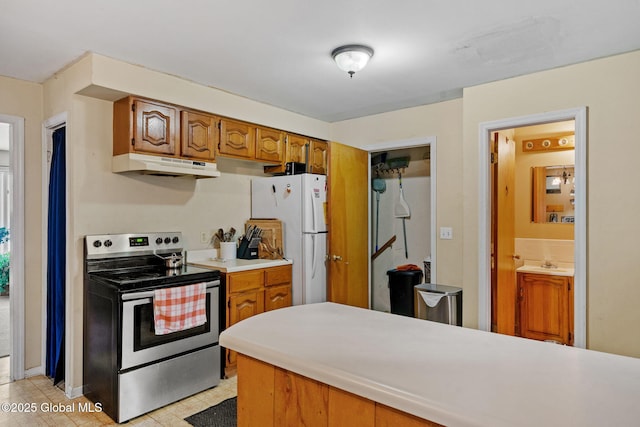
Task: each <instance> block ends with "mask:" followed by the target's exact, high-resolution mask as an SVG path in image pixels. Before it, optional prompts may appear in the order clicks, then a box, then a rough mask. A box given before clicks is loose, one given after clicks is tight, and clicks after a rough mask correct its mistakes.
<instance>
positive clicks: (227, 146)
mask: <svg viewBox="0 0 640 427" xmlns="http://www.w3.org/2000/svg"><path fill="white" fill-rule="evenodd" d="M255 136H256V128H255V126H253V125H251V124H249V123H245V122H240V121H237V120H231V119H220V142H219V144H218V153H219V154H222V155H226V156H229V157H237V158H241V159H254V158H255V155H256V144H255V142H256V140H255Z"/></svg>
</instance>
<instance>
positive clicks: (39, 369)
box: [24, 366, 44, 378]
mask: <svg viewBox="0 0 640 427" xmlns="http://www.w3.org/2000/svg"><path fill="white" fill-rule="evenodd" d="M38 375H44V367H43V366H36V367H35V368H31V369H27V370H25V371H24V377H25V378H30V377H37V376H38Z"/></svg>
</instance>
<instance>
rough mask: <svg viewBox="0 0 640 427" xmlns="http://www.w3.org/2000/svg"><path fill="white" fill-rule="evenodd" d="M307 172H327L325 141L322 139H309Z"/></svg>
mask: <svg viewBox="0 0 640 427" xmlns="http://www.w3.org/2000/svg"><path fill="white" fill-rule="evenodd" d="M308 171H309V173H317V174H326V173H327V143H326V142H324V141H317V140H315V139H314V140H312V141H311V149H310V151H309V165H308Z"/></svg>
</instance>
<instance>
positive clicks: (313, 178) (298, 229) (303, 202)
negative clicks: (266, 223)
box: [251, 174, 327, 305]
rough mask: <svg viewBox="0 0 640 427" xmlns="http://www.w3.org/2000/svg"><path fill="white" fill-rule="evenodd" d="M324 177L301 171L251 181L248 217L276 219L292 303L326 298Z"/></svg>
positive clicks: (314, 301)
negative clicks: (289, 266)
mask: <svg viewBox="0 0 640 427" xmlns="http://www.w3.org/2000/svg"><path fill="white" fill-rule="evenodd" d="M326 204H327V177H326V176H325V175H315V174H301V175H284V176H274V177H266V178H254V179H252V181H251V217H252V218H256V219H257V218H260V219H264V218H272V219H279V220H281V221H282V224H283V233H284V236H283V240H284V256H285V258H287V259H290V260H292V261H293V268H292V270H293V278H292V279H293V283H292V287H293V289H292V300H293V305H299V304H310V303H316V302H325V301H326V300H327V268H326V255H327V218H326V212H327V209H326Z"/></svg>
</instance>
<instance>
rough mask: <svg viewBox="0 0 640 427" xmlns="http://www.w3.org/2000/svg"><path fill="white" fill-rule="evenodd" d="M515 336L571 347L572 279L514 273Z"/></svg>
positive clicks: (569, 277) (549, 275)
mask: <svg viewBox="0 0 640 427" xmlns="http://www.w3.org/2000/svg"><path fill="white" fill-rule="evenodd" d="M516 323H517V326H516V328H517V329H518V330H519V335H520V336H521V337H524V338H531V339H535V340H542V341H554V342H557V343H559V344H567V345H573V276H561V275H552V274H536V273H521V272H519V273H518V314H517V322H516Z"/></svg>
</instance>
